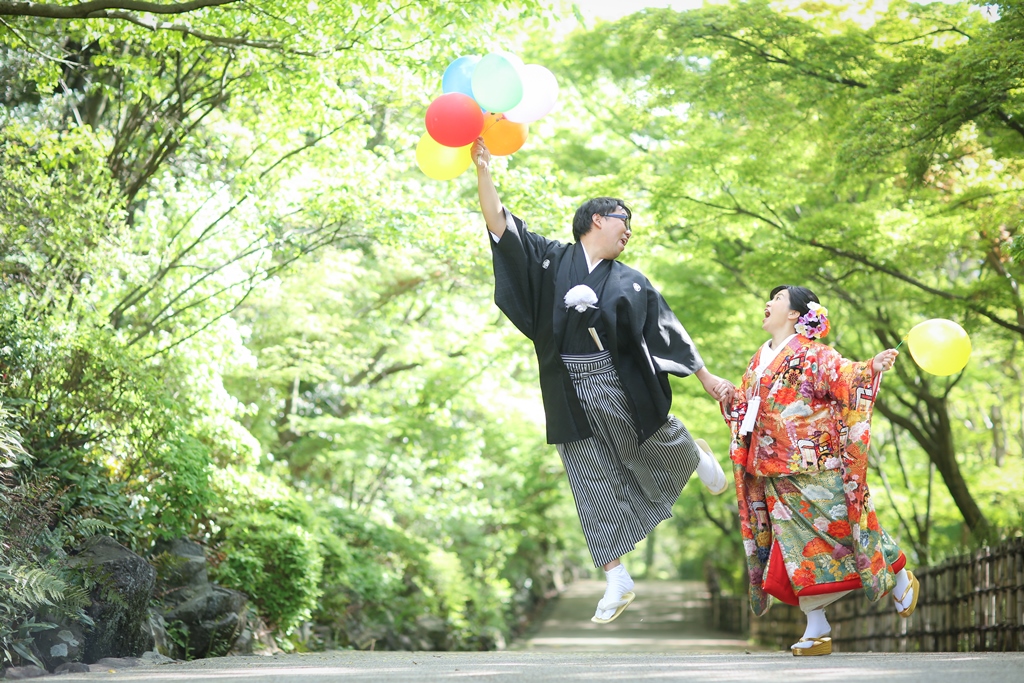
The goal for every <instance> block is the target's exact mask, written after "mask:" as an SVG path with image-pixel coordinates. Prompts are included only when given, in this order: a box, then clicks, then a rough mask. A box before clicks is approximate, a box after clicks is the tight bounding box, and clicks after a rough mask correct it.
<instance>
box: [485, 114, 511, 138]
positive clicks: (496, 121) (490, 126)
mask: <svg viewBox="0 0 1024 683" xmlns="http://www.w3.org/2000/svg"><path fill="white" fill-rule="evenodd" d="M504 120H505V115H504V114H502V115H501V116H499V117H498V118H496V119H494V123H492V124H491V125H489V126H487V127H486V128H484V129H483V130H482V131H481V132H480V135H483V134H484V133H486V132H487V131H489V130H490V129H491V128H494V127H495V126H496V125H498V122H500V121H504Z"/></svg>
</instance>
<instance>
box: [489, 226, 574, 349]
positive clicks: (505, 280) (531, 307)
mask: <svg viewBox="0 0 1024 683" xmlns="http://www.w3.org/2000/svg"><path fill="white" fill-rule="evenodd" d="M490 242H491V256H492V259H493V262H494V303H495V304H497V306H498V308H499V309H501V311H502V312H503V313H504V314H505V315H506V316H508V319H509V320H511V321H512V324H513V325H515V326H516V327H517V328H519V331H520V332H522V333H523V334H524V335H526V336H527V337H528V338H529V339H531V340H532V339H534V336H535V333H536V329H537V315H538V310H539V303H540V301H539V300H540V290H541V279H542V277H543V273H544V272H545V271H546V270H547V268H548V266H549V265H550V262H549V260H548V259H549V254H552V252H553V251H554V250H555V249H556V248H557V247H559V246H561V244H560V243H559V242H555V241H553V240H549V239H547V238H545V237H541V236H540V235H537V234H535V233H532V232H530V231H529V230H528V229H527V227H526V223H525V222H524V221H523V220H522V219H521V218H519V217H518V216H514V215H512V213H511V212H509V211H508V210H505V232H504V233H503V234H502V236H501V238H500V239H498V240H497V241H495V240H494V239H493V235H492V239H490Z"/></svg>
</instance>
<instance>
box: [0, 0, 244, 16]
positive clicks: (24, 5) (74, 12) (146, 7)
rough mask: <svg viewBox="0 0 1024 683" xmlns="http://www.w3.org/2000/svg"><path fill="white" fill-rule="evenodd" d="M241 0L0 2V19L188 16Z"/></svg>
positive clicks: (1, 0) (7, 0)
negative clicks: (126, 13)
mask: <svg viewBox="0 0 1024 683" xmlns="http://www.w3.org/2000/svg"><path fill="white" fill-rule="evenodd" d="M236 2H241V0H188V2H176V3H170V4H164V3H160V2H142V1H141V0H90V1H89V2H80V3H78V4H77V5H48V4H46V3H41V2H10V0H0V16H10V17H44V18H46V19H92V18H102V17H104V16H106V14H105V13H106V12H107V10H128V11H130V12H145V13H147V14H188V13H189V12H194V11H196V10H199V9H205V8H207V7H220V6H221V5H230V4H233V3H236Z"/></svg>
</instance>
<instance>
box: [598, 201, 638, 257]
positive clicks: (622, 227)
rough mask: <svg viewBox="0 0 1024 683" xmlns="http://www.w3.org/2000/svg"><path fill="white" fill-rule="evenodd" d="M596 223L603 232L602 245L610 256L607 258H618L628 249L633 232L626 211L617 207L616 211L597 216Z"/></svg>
mask: <svg viewBox="0 0 1024 683" xmlns="http://www.w3.org/2000/svg"><path fill="white" fill-rule="evenodd" d="M594 223H595V224H596V225H597V227H598V228H599V229H600V231H601V233H600V234H601V245H602V246H603V247H604V250H605V251H606V253H607V254H608V256H607V257H606V258H618V256H619V254H621V253H622V252H623V250H624V249H625V248H626V243H627V242H629V238H630V235H632V234H633V231H632V230H630V228H629V218H628V214H626V210H625V209H624V208H622V207H621V206H618V205H616V207H615V209H614V210H612V211H609V212H608V213H605V214H597V215H596V216H595V217H594Z"/></svg>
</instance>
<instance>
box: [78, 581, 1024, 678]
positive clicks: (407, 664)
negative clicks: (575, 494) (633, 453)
mask: <svg viewBox="0 0 1024 683" xmlns="http://www.w3.org/2000/svg"><path fill="white" fill-rule="evenodd" d="M701 590H702V588H701V586H700V584H690V583H682V582H640V583H639V584H638V585H637V599H636V600H635V601H634V602H633V604H632V605H631V606H630V607H629V609H628V610H626V611H625V612H624V613H623V614H622V616H620V617H619V618H618V619H617V620H616V621H614V622H612V623H611V624H605V625H599V624H593V623H591V622H590V617H591V616H592V615H593V613H594V605H595V604H596V602H597V600H598V599H600V597H601V594H602V593H603V591H604V587H603V582H597V581H580V582H577V583H576V584H574V585H573V586H572V587H570V589H569V590H568V591H567V592H566V593H565V594H564V595H563V596H562V598H561V599H560V600H559V601H558V602H557V603H556V604H554V605H553V606H552V608H551V609H550V610H549V611H548V613H547V615H546V618H545V619H544V620H543V622H542V623H541V625H540V627H539V628H538V629H536V631H535V632H533V633H530V634H527V636H526V637H525V638H523V639H521V641H520V642H517V643H514V644H513V648H512V650H511V651H508V652H357V651H337V652H318V653H310V654H295V655H275V656H273V657H258V656H254V657H220V658H211V659H201V660H196V661H193V662H175V663H173V664H165V665H162V666H155V665H144V666H140V667H136V668H125V669H117V668H113V669H109V670H106V671H94V672H92V673H88V674H70V675H64V676H61V677H60V678H59V679H58V680H60V681H62V682H63V681H94V682H95V681H98V680H102V681H104V683H106V682H108V681H109V682H110V683H129V682H130V683H233V682H235V681H239V682H241V681H244V682H246V683H249V682H252V683H290V682H292V681H295V682H297V683H334V682H335V681H344V683H393V682H396V681H402V682H404V681H412V682H415V683H419V682H424V683H435V682H436V683H441V682H444V683H457V682H458V681H463V680H467V679H468V680H486V681H488V682H493V683H542V682H544V681H566V682H569V681H572V682H578V683H615V682H618V681H622V682H626V681H629V682H630V683H635V682H637V681H652V682H657V683H666V682H673V681H679V682H683V683H697V682H700V683H703V682H705V681H708V682H713V683H837V682H840V681H853V682H857V683H860V682H862V681H884V682H885V683H973V682H974V681H978V682H979V683H1021V682H1022V681H1024V653H1020V652H1015V653H1006V654H975V653H971V654H959V653H942V654H860V653H848V654H839V653H836V654H833V655H831V656H828V657H807V658H795V657H793V656H792V655H791V654H789V653H788V652H766V651H763V650H758V649H755V648H753V647H751V646H749V645H748V644H747V643H745V642H744V641H742V640H739V639H737V638H736V637H735V636H730V635H727V634H720V633H714V632H710V631H708V630H707V629H706V628H705V627H704V626H703V624H704V623H705V622H704V613H703V610H705V609H707V608H706V606H705V603H704V602H703V601H702V600H701V598H702V595H701Z"/></svg>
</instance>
